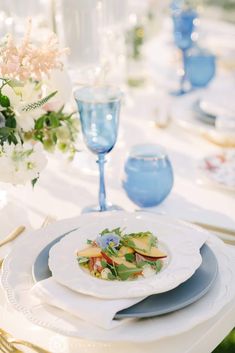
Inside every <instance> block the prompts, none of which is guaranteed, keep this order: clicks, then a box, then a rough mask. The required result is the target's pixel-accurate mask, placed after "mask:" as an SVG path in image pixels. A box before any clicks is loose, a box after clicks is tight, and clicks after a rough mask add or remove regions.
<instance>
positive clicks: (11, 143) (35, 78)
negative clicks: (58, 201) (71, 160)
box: [0, 21, 79, 185]
mask: <svg viewBox="0 0 235 353" xmlns="http://www.w3.org/2000/svg"><path fill="white" fill-rule="evenodd" d="M30 34H31V21H29V25H28V30H27V32H26V34H25V36H24V38H23V40H22V43H21V44H19V45H18V46H17V44H16V43H15V40H14V38H13V37H12V36H11V35H8V36H7V37H6V38H4V40H3V42H2V43H1V44H0V171H1V172H0V181H3V182H9V183H12V184H25V183H26V182H27V181H29V180H31V181H32V183H33V185H34V184H35V182H36V181H37V179H38V177H39V173H40V172H41V170H42V169H43V168H44V167H45V166H46V163H47V159H46V155H45V153H44V150H46V151H50V152H53V151H54V150H55V149H56V148H58V149H59V150H61V151H62V152H68V153H69V156H73V154H74V153H75V151H76V147H75V146H76V145H75V141H76V137H77V133H78V129H79V127H78V120H77V118H76V117H75V116H74V114H73V113H72V114H68V113H66V112H65V111H64V103H63V102H62V101H61V99H60V92H58V89H57V87H54V86H53V83H52V80H51V76H52V75H53V74H54V73H55V72H57V71H58V70H63V63H62V61H61V57H62V56H63V55H64V54H65V53H66V52H67V49H59V46H58V41H57V38H56V36H55V35H52V36H51V37H50V38H48V40H47V41H46V42H44V43H42V44H40V46H36V45H35V44H33V43H32V42H31V40H30Z"/></svg>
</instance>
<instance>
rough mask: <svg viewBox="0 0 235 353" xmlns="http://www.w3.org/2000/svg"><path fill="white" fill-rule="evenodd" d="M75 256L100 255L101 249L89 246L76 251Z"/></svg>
mask: <svg viewBox="0 0 235 353" xmlns="http://www.w3.org/2000/svg"><path fill="white" fill-rule="evenodd" d="M77 256H84V257H102V254H101V249H100V248H98V247H94V246H90V247H88V248H86V249H83V250H80V251H78V252H77Z"/></svg>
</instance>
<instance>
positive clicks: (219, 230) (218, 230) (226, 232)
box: [192, 222, 235, 240]
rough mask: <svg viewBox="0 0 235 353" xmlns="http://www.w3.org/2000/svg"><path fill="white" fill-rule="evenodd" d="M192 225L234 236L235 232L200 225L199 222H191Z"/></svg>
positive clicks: (209, 225)
mask: <svg viewBox="0 0 235 353" xmlns="http://www.w3.org/2000/svg"><path fill="white" fill-rule="evenodd" d="M192 223H193V224H195V225H196V226H199V227H201V228H204V229H207V230H210V231H212V232H216V233H221V234H227V235H231V236H235V231H234V230H233V229H229V228H224V227H218V226H214V225H212V224H207V223H201V222H192ZM234 240H235V239H234Z"/></svg>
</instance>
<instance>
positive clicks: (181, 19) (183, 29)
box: [172, 6, 198, 95]
mask: <svg viewBox="0 0 235 353" xmlns="http://www.w3.org/2000/svg"><path fill="white" fill-rule="evenodd" d="M197 17H198V14H197V12H196V11H195V10H194V9H191V8H184V7H182V8H181V7H180V6H179V7H172V20H173V33H174V42H175V45H176V46H177V47H178V48H179V49H180V50H181V52H182V62H183V75H182V77H181V80H180V89H179V90H178V91H177V92H173V93H174V95H182V94H184V93H185V88H184V84H185V80H186V74H185V57H186V52H187V50H188V49H189V48H191V46H192V45H193V32H194V31H195V21H196V19H197Z"/></svg>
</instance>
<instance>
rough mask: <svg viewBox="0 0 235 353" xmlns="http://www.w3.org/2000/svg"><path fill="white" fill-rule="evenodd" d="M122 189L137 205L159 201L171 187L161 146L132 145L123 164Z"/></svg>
mask: <svg viewBox="0 0 235 353" xmlns="http://www.w3.org/2000/svg"><path fill="white" fill-rule="evenodd" d="M124 170H125V173H124V180H123V188H124V190H125V191H126V193H127V196H128V197H129V198H130V200H132V201H133V202H134V203H135V204H136V205H138V206H139V207H153V206H157V205H158V204H160V203H161V202H162V201H163V200H164V199H165V198H166V197H167V195H168V194H169V193H170V191H171V189H172V187H173V182H174V178H173V169H172V166H171V163H170V160H169V159H168V157H167V155H166V152H165V151H164V149H163V148H162V147H160V146H158V145H154V144H144V145H136V146H134V147H133V148H132V150H131V152H130V155H129V156H128V158H127V160H126V163H125V168H124Z"/></svg>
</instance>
